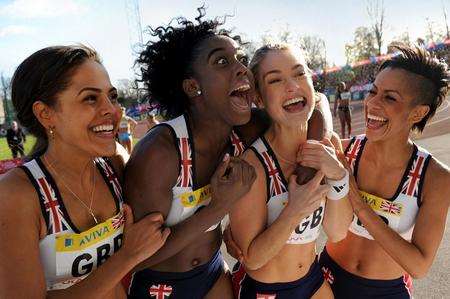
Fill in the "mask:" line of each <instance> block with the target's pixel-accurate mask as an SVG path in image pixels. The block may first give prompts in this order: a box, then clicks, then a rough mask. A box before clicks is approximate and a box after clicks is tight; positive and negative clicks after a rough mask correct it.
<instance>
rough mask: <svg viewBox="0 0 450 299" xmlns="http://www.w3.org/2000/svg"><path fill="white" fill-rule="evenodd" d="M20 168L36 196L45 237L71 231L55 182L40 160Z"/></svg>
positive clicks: (34, 160) (27, 163) (70, 224)
mask: <svg viewBox="0 0 450 299" xmlns="http://www.w3.org/2000/svg"><path fill="white" fill-rule="evenodd" d="M21 168H22V169H23V170H24V171H25V173H26V174H27V175H28V178H29V179H30V181H31V183H32V184H33V186H34V188H35V189H36V192H37V194H38V197H39V203H40V206H41V212H42V215H43V217H44V219H45V224H46V226H47V235H51V234H57V233H61V232H65V231H72V230H73V227H74V226H73V224H72V222H71V221H70V219H69V217H67V215H68V214H67V211H66V208H65V206H64V202H63V201H62V200H61V195H60V194H59V190H58V189H57V188H55V187H54V186H55V182H54V180H53V178H52V176H51V175H50V173H49V172H48V171H47V169H46V168H45V167H44V165H43V163H42V161H41V160H40V158H36V159H33V160H31V161H28V162H26V163H24V164H23V165H22V166H21Z"/></svg>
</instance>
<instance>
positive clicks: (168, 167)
mask: <svg viewBox="0 0 450 299" xmlns="http://www.w3.org/2000/svg"><path fill="white" fill-rule="evenodd" d="M164 130H167V129H165V128H157V129H156V130H155V131H153V132H151V133H150V134H149V135H147V136H146V137H145V138H144V139H143V140H141V142H139V144H138V145H137V146H136V149H135V151H134V152H133V154H132V156H131V158H130V160H129V161H128V163H127V165H126V167H125V183H124V192H125V198H126V201H127V203H128V204H130V206H131V207H132V209H133V213H134V216H135V221H137V220H139V219H141V218H143V217H144V216H146V215H147V214H149V213H152V212H160V213H162V214H163V217H164V219H165V218H166V217H167V215H168V213H169V210H170V207H171V202H172V187H173V186H174V185H175V183H176V180H177V177H178V154H177V151H176V148H175V146H174V145H173V143H172V140H171V137H170V136H167V135H164V134H165V133H166V132H164ZM158 133H159V135H158ZM161 133H162V134H161ZM152 134H154V135H152Z"/></svg>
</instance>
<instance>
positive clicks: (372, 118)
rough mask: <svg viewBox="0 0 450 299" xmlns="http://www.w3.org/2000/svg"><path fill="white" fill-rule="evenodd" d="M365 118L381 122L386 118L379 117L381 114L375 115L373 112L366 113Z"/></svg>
mask: <svg viewBox="0 0 450 299" xmlns="http://www.w3.org/2000/svg"><path fill="white" fill-rule="evenodd" d="M367 119H368V120H375V121H381V122H386V121H387V119H386V118H384V117H381V116H376V115H373V114H369V115H367Z"/></svg>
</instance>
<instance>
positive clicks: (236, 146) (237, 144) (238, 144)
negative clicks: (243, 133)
mask: <svg viewBox="0 0 450 299" xmlns="http://www.w3.org/2000/svg"><path fill="white" fill-rule="evenodd" d="M230 140H231V145H232V146H233V156H235V157H236V156H239V155H240V154H242V153H243V152H244V149H245V147H244V144H243V143H242V141H241V139H239V136H238V135H237V134H236V132H234V131H231V135H230Z"/></svg>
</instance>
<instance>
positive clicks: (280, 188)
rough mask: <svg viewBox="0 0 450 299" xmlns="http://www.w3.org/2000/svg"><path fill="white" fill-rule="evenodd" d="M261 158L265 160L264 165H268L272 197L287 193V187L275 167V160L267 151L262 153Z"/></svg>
mask: <svg viewBox="0 0 450 299" xmlns="http://www.w3.org/2000/svg"><path fill="white" fill-rule="evenodd" d="M261 156H262V157H263V159H264V163H265V164H266V167H267V170H268V173H269V180H270V197H273V196H277V195H280V194H283V193H285V192H287V188H286V186H285V185H284V184H283V181H282V179H281V174H280V171H279V170H278V168H277V166H276V165H275V162H274V160H273V159H272V157H270V155H269V153H268V152H267V151H265V152H262V153H261Z"/></svg>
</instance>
